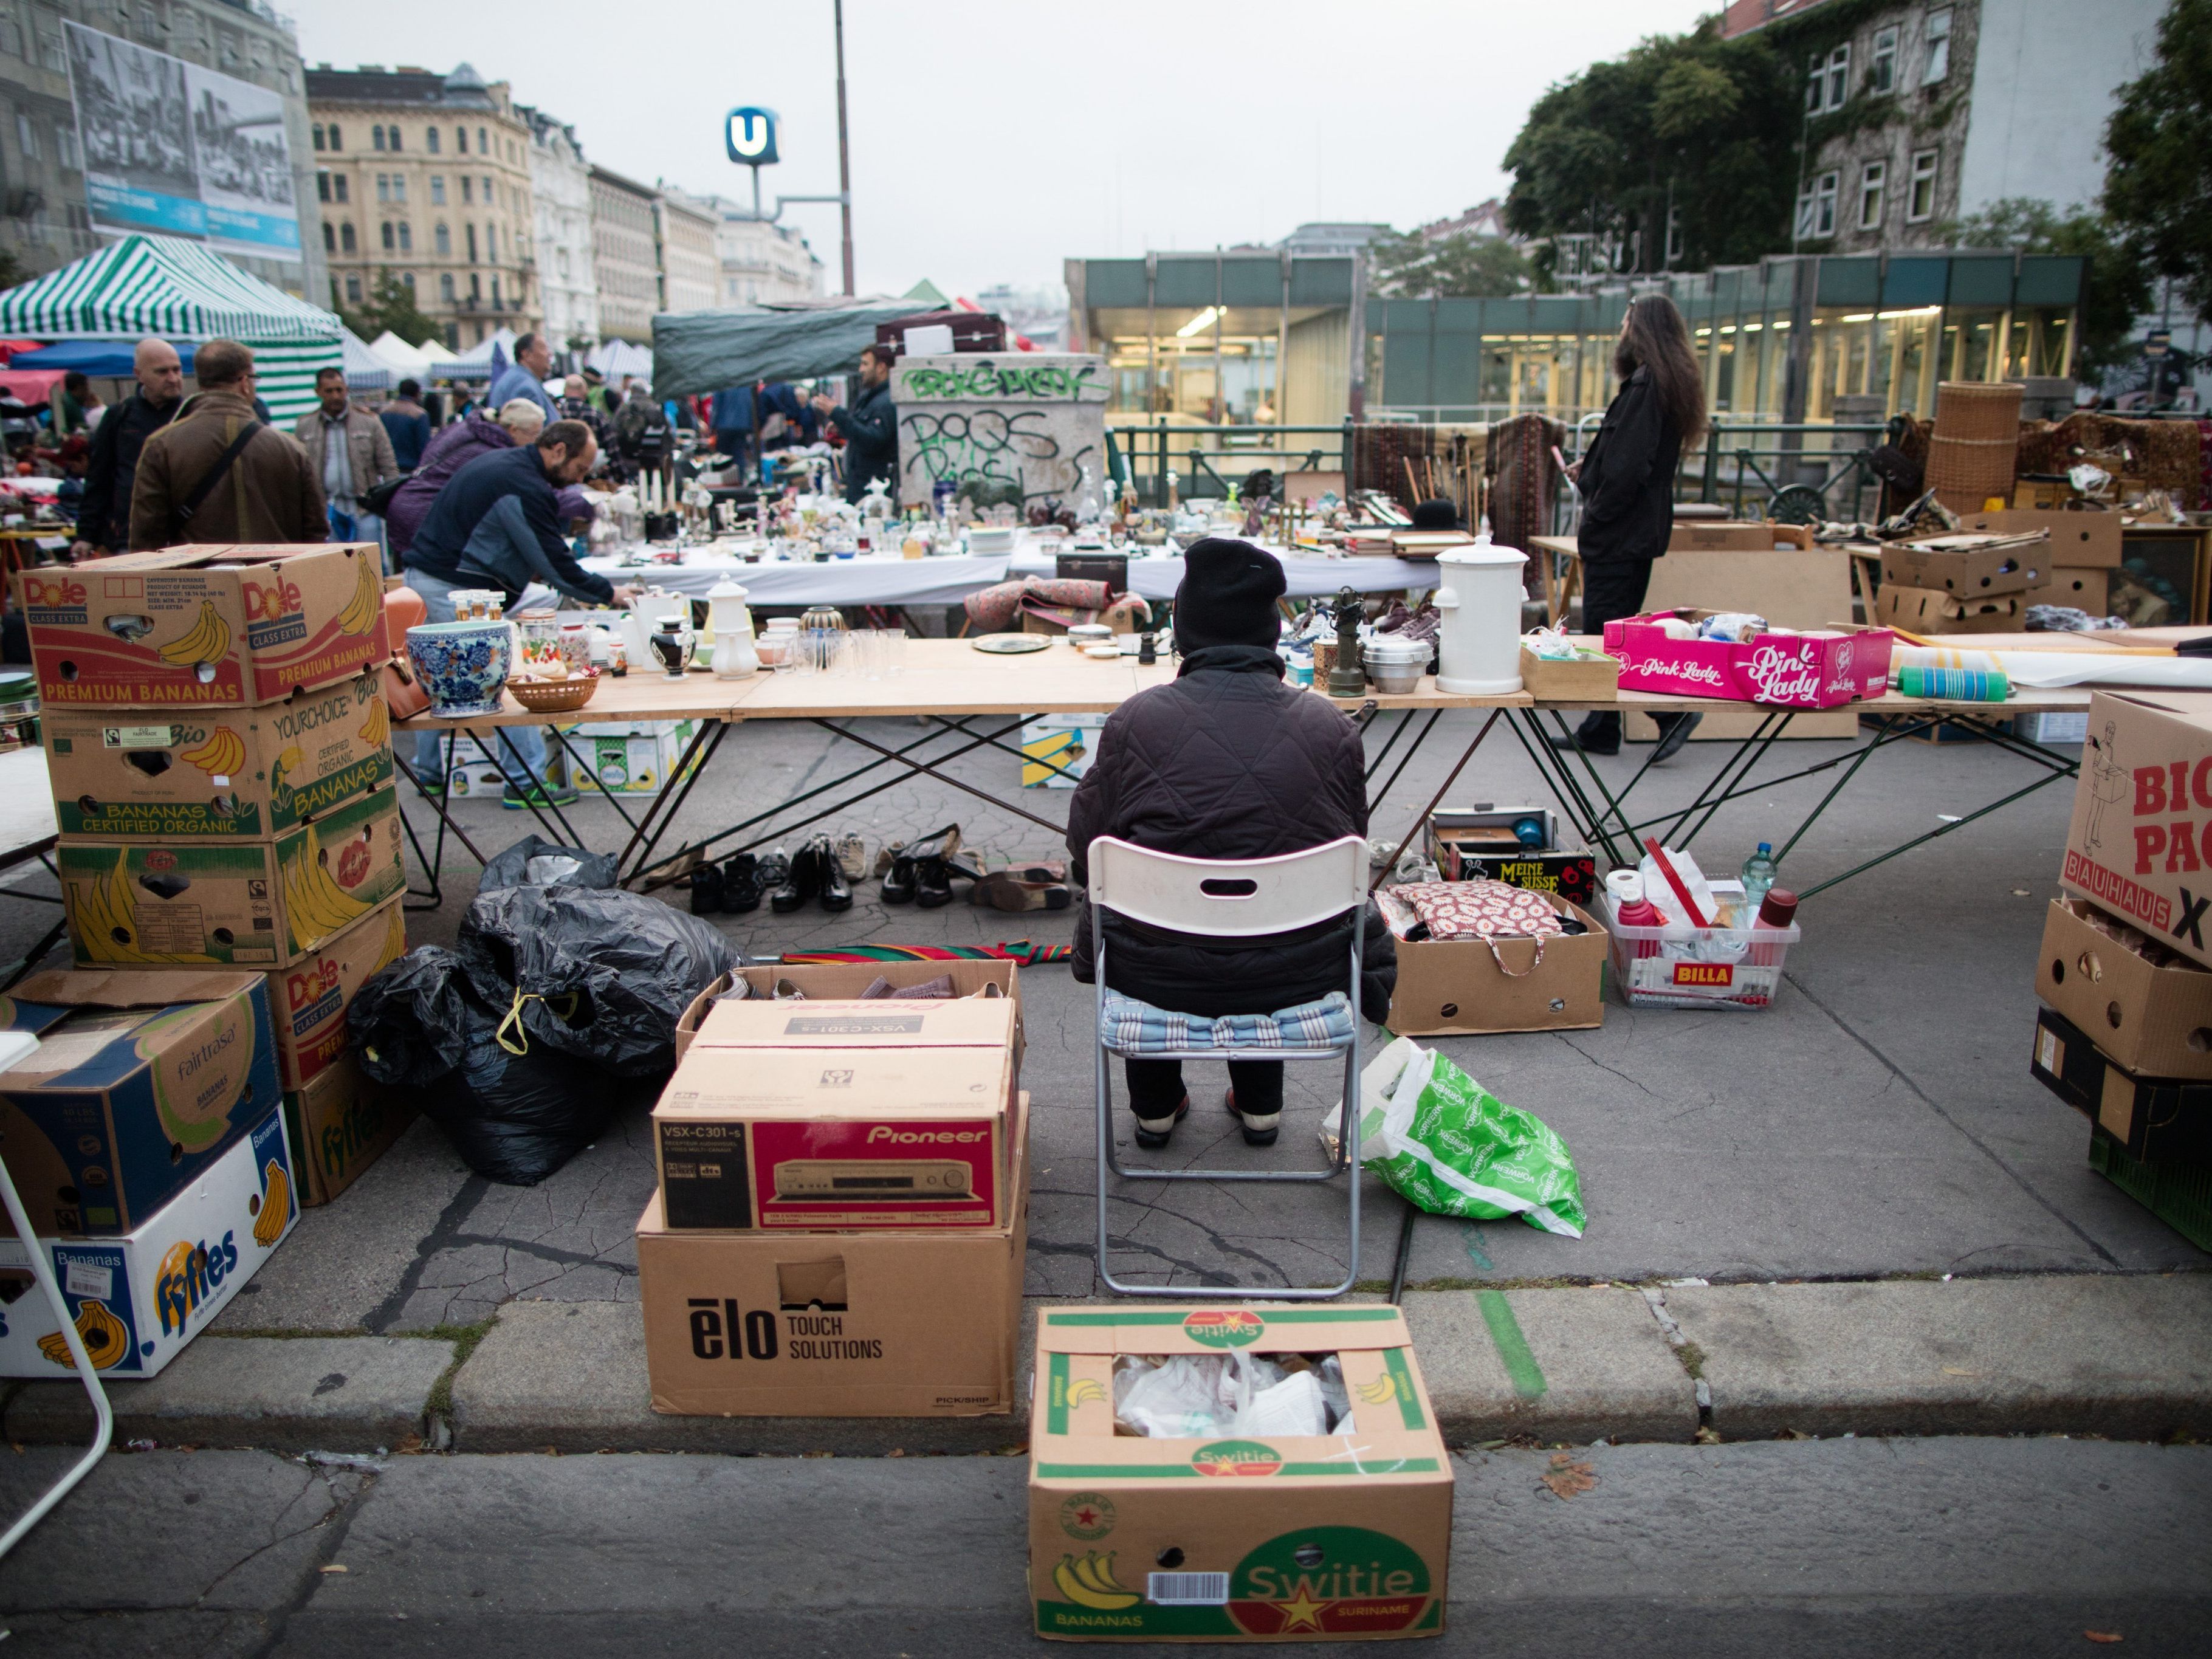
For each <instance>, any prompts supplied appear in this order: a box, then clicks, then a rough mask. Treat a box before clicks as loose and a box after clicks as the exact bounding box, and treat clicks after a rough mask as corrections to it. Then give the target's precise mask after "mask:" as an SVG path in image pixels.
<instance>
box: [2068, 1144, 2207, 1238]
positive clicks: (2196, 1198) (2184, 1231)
mask: <svg viewBox="0 0 2212 1659" xmlns="http://www.w3.org/2000/svg"><path fill="white" fill-rule="evenodd" d="M2089 1167H2090V1168H2091V1169H2093V1170H2095V1171H2096V1172H2097V1173H2098V1174H2099V1175H2100V1176H2104V1177H2105V1179H2106V1180H2107V1181H2109V1182H2112V1185H2114V1186H2115V1187H2118V1188H2119V1189H2120V1190H2121V1191H2122V1192H2124V1193H2125V1194H2127V1195H2128V1196H2129V1197H2130V1198H2132V1199H2133V1200H2135V1201H2136V1203H2138V1204H2140V1205H2142V1206H2143V1208H2145V1209H2146V1210H2148V1211H2149V1212H2151V1213H2152V1214H2153V1215H2154V1216H2156V1217H2157V1218H2159V1219H2160V1221H2163V1222H2164V1223H2166V1225H2167V1226H2169V1227H2171V1228H2172V1229H2173V1231H2176V1232H2178V1233H2179V1234H2180V1235H2181V1236H2182V1237H2184V1238H2185V1239H2187V1240H2188V1241H2189V1242H2190V1243H2191V1244H2194V1245H2195V1246H2196V1247H2197V1249H2200V1250H2212V1164H2177V1163H2173V1162H2172V1161H2170V1160H2166V1161H2161V1162H2160V1163H2156V1164H2151V1163H2146V1162H2145V1161H2144V1160H2143V1159H2142V1158H2135V1157H2132V1156H2130V1153H2129V1152H2128V1149H2127V1148H2126V1147H2124V1146H2121V1145H2120V1143H2119V1142H2118V1141H2117V1140H2115V1139H2112V1136H2110V1135H2108V1134H2106V1133H2105V1132H2104V1131H2103V1130H2102V1129H2093V1130H2091V1131H2090V1133H2089Z"/></svg>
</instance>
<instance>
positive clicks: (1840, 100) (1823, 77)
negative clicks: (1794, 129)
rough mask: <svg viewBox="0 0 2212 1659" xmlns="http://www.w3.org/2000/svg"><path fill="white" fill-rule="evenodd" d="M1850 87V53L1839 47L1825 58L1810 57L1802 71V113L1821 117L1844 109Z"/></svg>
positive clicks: (1848, 48)
mask: <svg viewBox="0 0 2212 1659" xmlns="http://www.w3.org/2000/svg"><path fill="white" fill-rule="evenodd" d="M1850 85H1851V49H1850V46H1838V47H1837V48H1836V49H1835V50H1834V51H1833V52H1830V53H1829V54H1828V55H1827V56H1826V57H1825V58H1823V57H1821V56H1820V54H1819V53H1818V52H1815V53H1814V54H1813V58H1812V60H1811V62H1810V64H1808V66H1807V69H1806V71H1805V112H1806V113H1807V114H1808V115H1820V114H1824V113H1826V112H1828V111H1830V110H1838V109H1841V108H1842V107H1843V106H1844V99H1845V98H1846V97H1847V96H1848V95H1849V94H1850Z"/></svg>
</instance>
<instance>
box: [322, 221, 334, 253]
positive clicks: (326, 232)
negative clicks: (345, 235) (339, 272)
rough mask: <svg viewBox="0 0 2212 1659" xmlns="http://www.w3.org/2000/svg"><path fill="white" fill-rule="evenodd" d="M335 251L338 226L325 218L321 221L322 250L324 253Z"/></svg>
mask: <svg viewBox="0 0 2212 1659" xmlns="http://www.w3.org/2000/svg"><path fill="white" fill-rule="evenodd" d="M337 251H338V228H337V226H336V225H334V224H332V223H331V222H330V221H329V220H327V219H325V220H324V221H323V252H325V253H336V252H337Z"/></svg>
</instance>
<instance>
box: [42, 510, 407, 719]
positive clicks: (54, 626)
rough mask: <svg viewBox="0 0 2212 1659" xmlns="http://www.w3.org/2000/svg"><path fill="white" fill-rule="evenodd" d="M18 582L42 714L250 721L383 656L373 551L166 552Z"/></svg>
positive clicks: (348, 545)
mask: <svg viewBox="0 0 2212 1659" xmlns="http://www.w3.org/2000/svg"><path fill="white" fill-rule="evenodd" d="M16 582H17V590H16V591H17V594H18V596H19V597H20V598H21V600H22V604H23V617H24V621H25V623H27V625H28V627H29V629H30V635H31V660H32V663H33V665H34V666H35V667H36V668H37V670H38V674H39V692H40V696H41V697H42V698H43V699H44V700H45V704H46V708H48V709H49V710H52V709H56V708H67V707H70V706H73V705H82V706H88V707H94V708H132V709H139V708H251V707H252V706H253V705H254V704H256V703H264V702H280V701H282V700H283V698H286V697H289V696H291V695H292V693H294V692H295V691H298V690H313V689H314V688H315V687H317V686H321V685H330V684H335V683H336V682H337V681H340V680H347V679H351V678H354V677H355V676H356V675H358V674H359V673H361V672H362V671H363V670H364V669H368V668H374V667H375V666H376V665H379V664H380V663H382V662H384V661H385V660H386V659H388V658H389V657H390V656H391V655H392V640H391V635H390V633H389V632H388V630H387V629H386V627H385V623H384V563H383V555H382V553H381V552H380V550H379V549H378V548H377V547H376V545H375V544H374V543H356V542H327V543H325V542H317V543H309V544H302V545H299V546H283V547H267V546H238V545H228V546H208V547H194V546H187V547H172V548H168V549H166V550H163V551H161V552H159V553H129V554H125V555H123V556H120V557H118V558H112V559H101V560H99V561H98V562H94V563H92V564H83V565H70V566H66V567H40V568H37V569H34V570H26V571H24V572H22V573H21V574H20V575H19V576H18V577H17V578H16Z"/></svg>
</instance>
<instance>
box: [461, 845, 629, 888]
mask: <svg viewBox="0 0 2212 1659" xmlns="http://www.w3.org/2000/svg"><path fill="white" fill-rule="evenodd" d="M614 884H615V860H614V856H613V855H612V854H608V853H589V852H586V851H585V850H584V849H583V848H580V847H562V846H560V845H559V844H557V843H556V842H550V841H547V840H545V839H544V837H542V836H524V837H523V838H522V839H521V840H520V841H519V842H515V843H514V845H513V846H512V847H510V848H507V851H505V852H504V853H501V854H497V855H496V856H495V857H494V858H493V860H492V861H491V862H490V863H489V864H487V865H486V866H484V867H483V878H482V879H481V880H479V881H478V882H477V891H478V892H480V893H489V892H491V891H493V890H495V889H497V888H502V887H612V886H613V885H614Z"/></svg>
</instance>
